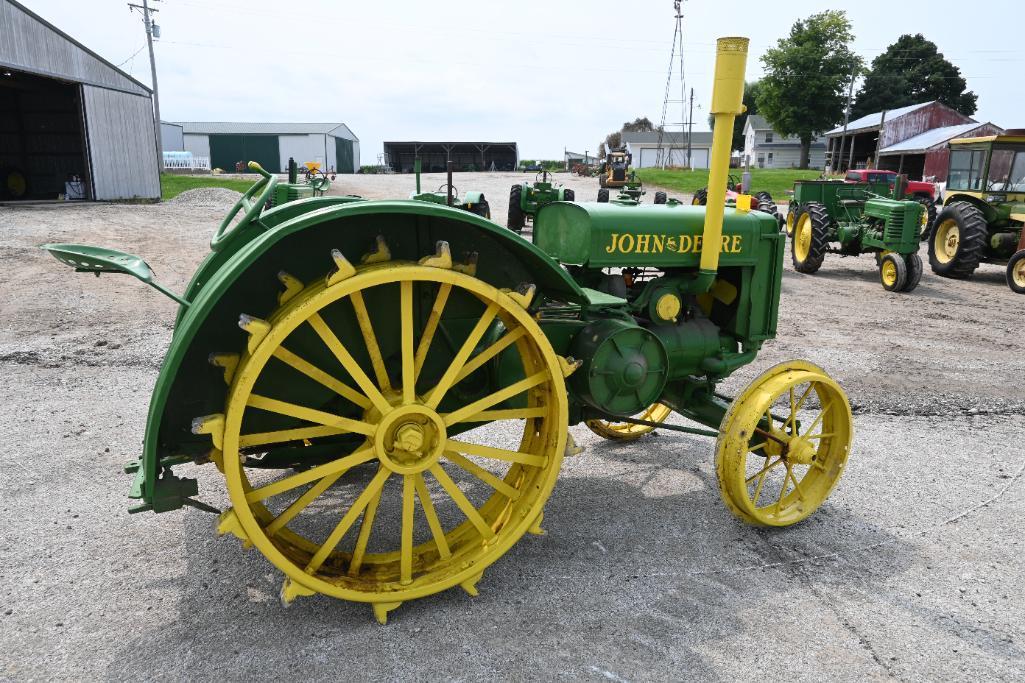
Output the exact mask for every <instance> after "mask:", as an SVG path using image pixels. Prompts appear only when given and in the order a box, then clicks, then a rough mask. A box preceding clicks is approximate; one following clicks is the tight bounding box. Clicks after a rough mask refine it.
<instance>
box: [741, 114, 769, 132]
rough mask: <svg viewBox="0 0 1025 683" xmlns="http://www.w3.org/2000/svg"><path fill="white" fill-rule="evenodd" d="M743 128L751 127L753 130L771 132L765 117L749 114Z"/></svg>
mask: <svg viewBox="0 0 1025 683" xmlns="http://www.w3.org/2000/svg"><path fill="white" fill-rule="evenodd" d="M744 126H745V127H747V126H751V127H752V128H754V129H755V130H772V126H770V125H769V122H768V121H766V120H765V117H764V116H759V115H758V114H751V115H750V116H748V117H747V123H746V124H744Z"/></svg>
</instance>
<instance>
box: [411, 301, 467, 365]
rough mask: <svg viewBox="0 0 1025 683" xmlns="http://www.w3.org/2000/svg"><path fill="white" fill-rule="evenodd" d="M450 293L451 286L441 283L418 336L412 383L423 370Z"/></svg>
mask: <svg viewBox="0 0 1025 683" xmlns="http://www.w3.org/2000/svg"><path fill="white" fill-rule="evenodd" d="M451 292H452V285H450V284H449V283H447V282H445V283H442V285H441V286H440V287H439V288H438V296H437V297H435V298H434V306H432V307H431V313H430V315H429V316H427V324H426V325H424V331H423V333H422V334H421V335H420V343H419V344H418V345H417V347H416V356H415V358H414V359H413V377H414V381H415V379H416V378H418V377H420V371H421V370H423V367H424V360H425V359H426V358H427V352H428V351H429V350H430V348H431V342H432V341H433V340H434V333H435V332H436V331H437V330H438V323H440V322H441V313H442V311H444V310H445V304H446V303H447V302H448V295H449V294H450V293H451ZM457 381H458V380H457Z"/></svg>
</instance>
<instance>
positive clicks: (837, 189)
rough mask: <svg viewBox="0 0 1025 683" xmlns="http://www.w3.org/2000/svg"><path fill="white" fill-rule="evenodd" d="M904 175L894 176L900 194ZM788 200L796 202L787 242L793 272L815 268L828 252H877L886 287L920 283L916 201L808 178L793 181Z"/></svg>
mask: <svg viewBox="0 0 1025 683" xmlns="http://www.w3.org/2000/svg"><path fill="white" fill-rule="evenodd" d="M904 180H905V176H899V177H898V179H897V185H896V189H897V193H898V196H904V193H903V183H904ZM791 206H795V207H796V210H795V212H794V214H795V215H796V219H795V221H794V224H793V225H794V227H793V234H792V235H791V241H790V247H791V255H792V258H793V263H794V269H795V270H796V271H797V272H799V273H806V274H811V273H815V272H817V271H818V269H819V268H820V267H821V266H822V261H823V259H824V258H825V256H826V254H827V253H833V254H840V255H841V256H857V255H858V254H875V256H876V262H877V264H878V265H879V281H880V283H881V284H882V285H883V288H884V289H886V290H887V291H891V292H910V291H912V290H913V289H915V287H917V286H918V283H919V282H920V281H921V279H922V259H921V257H920V256H919V255H918V244H919V242H918V240H919V237H918V231H919V227H920V225H921V214H922V211H923V207H922V205H921V204H919V203H918V202H916V201H914V200H900V201H898V200H895V199H889V198H887V197H882V196H880V195H877V194H875V193H874V192H872V191H871V189H870V188H869V186H867V185H856V184H852V183H839V182H836V181H831V180H806V181H798V182H797V183H795V184H794V201H793V202H791Z"/></svg>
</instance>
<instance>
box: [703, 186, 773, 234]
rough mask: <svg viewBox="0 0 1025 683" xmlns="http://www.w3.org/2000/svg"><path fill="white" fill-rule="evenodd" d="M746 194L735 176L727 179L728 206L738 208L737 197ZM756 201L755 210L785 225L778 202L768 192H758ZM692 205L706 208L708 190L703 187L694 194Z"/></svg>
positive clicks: (755, 195)
mask: <svg viewBox="0 0 1025 683" xmlns="http://www.w3.org/2000/svg"><path fill="white" fill-rule="evenodd" d="M743 192H744V189H743V188H742V187H741V183H740V179H739V178H737V177H736V176H735V175H730V176H728V177H727V179H726V205H727V206H736V203H737V197H738V196H740V195H741V194H742V193H743ZM752 197H753V199H754V208H756V209H758V210H759V211H762V212H764V213H767V214H769V215H770V216H772V217H773V218H775V219H776V222H777V223H778V224H779V225H781V226H782V225H783V217H782V216H781V215H780V213H779V207H778V206H776V202H775V201H774V200H773V199H772V195H771V194H769V193H768V192H756V193H754V194H753V195H752ZM690 203H691V204H693V205H694V206H705V205H706V204H707V203H708V188H707V187H702V188H700V189H699V190H697V191H695V192H694V196H693V197H692V198H691V201H690Z"/></svg>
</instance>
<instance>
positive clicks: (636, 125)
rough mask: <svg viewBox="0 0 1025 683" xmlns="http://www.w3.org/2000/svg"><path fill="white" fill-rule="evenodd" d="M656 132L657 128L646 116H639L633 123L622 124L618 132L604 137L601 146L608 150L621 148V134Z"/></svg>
mask: <svg viewBox="0 0 1025 683" xmlns="http://www.w3.org/2000/svg"><path fill="white" fill-rule="evenodd" d="M657 130H658V126H656V125H655V124H653V123H652V122H651V120H650V119H649V118H648V117H647V116H641V117H638V118H636V119H634V120H633V121H626V122H624V123H623V125H622V127H621V128H620V129H619V130H617V131H615V132H613V133H609V134H608V135H606V136H605V140H604V141H603V142H602V144H603V145H605V147H606V148H608V149H613V148H615V147H622V146H623V133H651V132H654V131H657ZM599 158H600V157H599Z"/></svg>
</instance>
